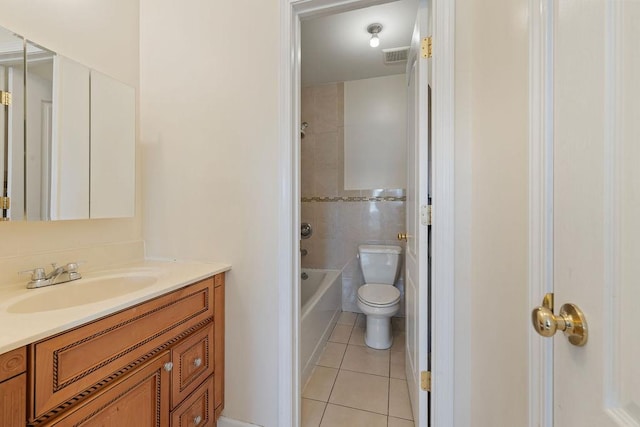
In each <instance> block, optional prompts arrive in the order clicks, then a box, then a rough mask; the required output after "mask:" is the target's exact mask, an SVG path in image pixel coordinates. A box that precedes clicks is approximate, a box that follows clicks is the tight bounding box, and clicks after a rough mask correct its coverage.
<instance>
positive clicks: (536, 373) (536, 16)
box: [528, 0, 553, 427]
mask: <svg viewBox="0 0 640 427" xmlns="http://www.w3.org/2000/svg"><path fill="white" fill-rule="evenodd" d="M529 6H530V7H529V10H530V11H531V13H530V14H529V67H530V68H529V103H530V106H529V123H530V126H529V308H530V309H533V307H536V306H538V305H540V304H541V303H542V298H543V297H544V295H545V294H546V293H548V292H553V245H552V243H553V102H552V101H553V47H552V41H553V3H552V2H551V1H550V0H530V1H529ZM528 365H529V427H553V340H541V339H540V336H539V335H538V334H537V333H535V331H534V329H533V327H530V328H529V363H528Z"/></svg>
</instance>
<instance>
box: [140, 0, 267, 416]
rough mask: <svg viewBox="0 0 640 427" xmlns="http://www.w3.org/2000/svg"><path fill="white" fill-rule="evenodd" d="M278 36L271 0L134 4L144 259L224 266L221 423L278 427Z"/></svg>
mask: <svg viewBox="0 0 640 427" xmlns="http://www.w3.org/2000/svg"><path fill="white" fill-rule="evenodd" d="M279 32H280V22H279V6H278V2H275V1H263V0H252V1H243V2H238V1H232V0H226V1H215V2H212V1H209V0H192V1H189V2H176V1H174V0H142V1H141V44H140V46H141V74H140V81H141V105H140V109H141V144H142V148H143V156H144V166H143V170H144V211H145V216H144V236H145V240H146V243H147V250H148V254H150V255H151V256H158V257H168V258H172V257H178V258H191V259H200V260H218V261H224V262H229V263H231V264H232V265H233V268H232V270H231V271H230V272H229V274H228V276H227V278H228V281H227V288H226V289H227V290H226V303H227V308H226V310H227V311H226V328H227V334H226V339H227V344H226V367H225V368H226V369H225V374H226V378H227V380H226V391H225V393H226V395H225V399H226V404H225V410H224V414H225V416H226V417H230V418H234V419H239V420H244V421H249V422H252V423H255V424H259V425H264V426H269V427H279V424H278V419H277V410H278V408H277V404H278V402H277V394H278V388H277V387H278V382H277V378H278V354H279V353H278V347H277V346H278V333H277V332H278V331H277V329H278V324H277V322H278V308H277V307H278V306H277V301H278V281H277V269H276V266H277V264H278V252H277V250H278V234H277V226H276V224H277V223H278V215H277V210H278V206H277V196H278V190H279V182H278V168H277V165H278V146H279V141H278V120H279V118H278V99H279V83H278V67H279V57H280V56H279ZM185 70H186V71H187V72H185Z"/></svg>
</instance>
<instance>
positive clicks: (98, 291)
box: [6, 272, 158, 313]
mask: <svg viewBox="0 0 640 427" xmlns="http://www.w3.org/2000/svg"><path fill="white" fill-rule="evenodd" d="M157 281H158V277H157V276H155V275H152V274H149V273H148V272H140V273H128V274H122V275H109V276H103V277H92V278H83V279H79V280H75V281H72V282H67V283H62V284H59V285H53V286H49V287H46V288H39V289H33V290H30V292H33V293H32V294H30V295H26V296H25V297H24V298H20V299H19V300H18V301H16V302H14V303H12V304H10V305H8V306H7V308H6V311H7V312H9V313H39V312H43V311H52V310H60V309H64V308H70V307H76V306H79V305H85V304H91V303H95V302H100V301H104V300H108V299H111V298H115V297H119V296H122V295H126V294H129V293H132V292H136V291H139V290H141V289H144V288H147V287H149V286H151V285H153V284H155V283H156V282H157Z"/></svg>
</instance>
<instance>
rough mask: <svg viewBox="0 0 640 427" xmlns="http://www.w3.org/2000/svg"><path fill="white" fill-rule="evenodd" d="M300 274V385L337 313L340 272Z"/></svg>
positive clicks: (308, 374)
mask: <svg viewBox="0 0 640 427" xmlns="http://www.w3.org/2000/svg"><path fill="white" fill-rule="evenodd" d="M302 273H306V274H307V275H308V278H307V279H301V280H300V302H301V307H300V367H301V368H302V370H301V377H300V381H301V382H300V384H301V385H302V387H304V385H305V384H306V383H307V380H308V379H309V376H310V375H311V372H312V371H313V367H314V365H315V364H316V362H317V361H318V358H319V357H320V353H321V352H322V350H323V349H324V346H325V344H326V342H327V340H328V339H329V335H331V331H332V330H333V327H334V326H335V324H336V322H337V321H338V317H339V316H340V312H341V308H342V274H341V272H340V271H339V270H311V269H302Z"/></svg>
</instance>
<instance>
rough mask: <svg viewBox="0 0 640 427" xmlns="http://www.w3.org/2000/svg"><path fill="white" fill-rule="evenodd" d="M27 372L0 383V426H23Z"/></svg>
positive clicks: (25, 409) (25, 410)
mask: <svg viewBox="0 0 640 427" xmlns="http://www.w3.org/2000/svg"><path fill="white" fill-rule="evenodd" d="M26 401H27V374H21V375H18V376H17V377H14V378H11V379H10V380H8V381H5V382H2V383H0V426H2V427H18V426H24V425H25V420H26V417H27V405H26Z"/></svg>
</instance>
